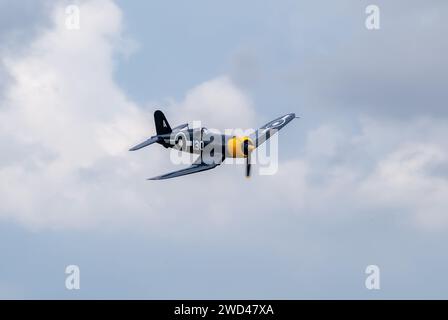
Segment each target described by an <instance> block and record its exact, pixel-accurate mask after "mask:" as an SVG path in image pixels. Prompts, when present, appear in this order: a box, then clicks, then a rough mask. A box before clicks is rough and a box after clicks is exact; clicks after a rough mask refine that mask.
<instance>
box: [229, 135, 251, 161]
mask: <svg viewBox="0 0 448 320" xmlns="http://www.w3.org/2000/svg"><path fill="white" fill-rule="evenodd" d="M245 141H247V143H248V152H249V153H250V152H252V151H253V150H254V149H255V147H254V143H253V142H252V140H251V139H250V138H249V137H233V138H231V139H229V140H228V142H227V151H228V153H229V155H230V157H232V158H246V157H247V153H245V152H244V143H245Z"/></svg>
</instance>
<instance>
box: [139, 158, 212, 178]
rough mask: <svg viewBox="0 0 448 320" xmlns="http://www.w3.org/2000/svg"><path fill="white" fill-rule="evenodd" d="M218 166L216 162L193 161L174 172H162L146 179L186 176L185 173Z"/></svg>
mask: <svg viewBox="0 0 448 320" xmlns="http://www.w3.org/2000/svg"><path fill="white" fill-rule="evenodd" d="M217 166H218V164H215V163H213V164H206V163H201V162H199V163H198V162H194V163H193V164H192V165H191V166H189V167H188V168H185V169H181V170H177V171H174V172H170V173H167V174H163V175H161V176H157V177H154V178H150V179H148V180H165V179H171V178H176V177H180V176H186V175H187V174H192V173H198V172H201V171H207V170H210V169H214V168H216V167H217Z"/></svg>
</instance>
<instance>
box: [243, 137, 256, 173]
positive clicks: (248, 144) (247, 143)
mask: <svg viewBox="0 0 448 320" xmlns="http://www.w3.org/2000/svg"><path fill="white" fill-rule="evenodd" d="M254 149H255V147H254V144H253V142H252V141H251V140H249V139H246V140H244V143H243V152H244V155H245V156H246V178H250V169H251V163H250V154H251V152H252V151H253V150H254Z"/></svg>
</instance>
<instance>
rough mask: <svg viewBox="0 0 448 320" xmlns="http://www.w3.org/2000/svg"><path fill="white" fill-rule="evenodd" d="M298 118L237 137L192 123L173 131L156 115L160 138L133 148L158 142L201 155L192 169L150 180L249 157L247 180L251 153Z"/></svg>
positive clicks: (291, 116) (282, 119)
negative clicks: (228, 160) (228, 159)
mask: <svg viewBox="0 0 448 320" xmlns="http://www.w3.org/2000/svg"><path fill="white" fill-rule="evenodd" d="M295 118H298V117H296V115H295V113H288V114H285V115H283V116H281V117H278V118H276V119H274V120H272V121H270V122H268V123H266V124H265V125H264V126H262V127H261V128H260V129H258V130H256V131H255V132H254V133H252V134H250V135H248V136H234V135H225V134H220V133H217V132H216V131H213V130H208V129H207V128H205V127H199V128H189V126H188V123H185V124H182V125H179V126H177V127H175V128H171V126H170V124H169V123H168V120H167V119H166V117H165V115H164V114H163V112H162V111H160V110H156V111H155V112H154V122H155V126H156V133H157V134H156V135H155V136H152V137H150V138H149V139H147V140H146V141H144V142H142V143H140V144H138V145H136V146H135V147H132V148H131V149H129V151H136V150H140V149H142V148H144V147H147V146H149V145H151V144H154V143H158V144H160V145H162V146H164V147H165V148H173V149H176V150H178V151H183V152H189V153H192V154H197V155H199V157H198V158H197V160H195V161H194V162H193V163H192V164H191V166H190V167H188V168H185V169H181V170H178V171H174V172H170V173H167V174H163V175H160V176H157V177H154V178H150V179H148V180H165V179H171V178H175V177H180V176H184V175H188V174H193V173H198V172H202V171H206V170H211V169H214V168H216V167H217V166H218V165H220V164H221V163H222V162H223V161H224V160H225V159H226V158H245V160H246V161H245V163H246V171H245V172H246V177H247V178H249V177H250V173H251V161H250V154H251V153H252V152H253V151H254V150H255V149H256V148H258V147H259V146H260V145H262V144H263V143H264V142H266V141H267V140H268V139H269V138H270V137H272V135H273V134H275V133H276V132H277V131H278V130H280V129H282V128H283V127H284V126H286V125H287V124H288V123H289V122H291V121H292V120H293V119H295Z"/></svg>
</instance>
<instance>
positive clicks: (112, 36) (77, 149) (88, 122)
mask: <svg viewBox="0 0 448 320" xmlns="http://www.w3.org/2000/svg"><path fill="white" fill-rule="evenodd" d="M80 10H81V29H80V30H79V31H73V30H68V29H66V27H65V10H64V7H62V6H55V8H54V10H53V13H52V17H53V25H52V27H51V28H50V29H48V30H45V31H44V32H42V34H40V35H39V36H38V37H37V38H36V39H35V40H34V41H33V42H32V43H31V44H30V45H29V47H28V49H27V50H25V53H24V54H23V55H20V56H15V55H9V56H4V57H2V61H3V63H4V66H5V68H6V70H7V71H8V73H9V74H10V76H11V79H12V81H11V82H10V83H9V84H8V87H7V89H6V92H5V97H6V98H5V99H4V101H3V103H2V105H3V106H4V107H3V109H2V110H1V111H0V127H1V129H0V130H1V136H2V142H3V143H4V144H5V147H6V144H10V143H13V144H14V147H13V148H9V149H7V150H11V151H12V155H10V159H9V160H8V161H6V162H5V163H4V164H3V165H2V166H1V167H0V194H1V197H2V203H1V210H0V212H1V215H2V216H3V217H4V218H7V217H9V218H11V219H14V220H18V221H20V222H22V223H23V224H25V225H27V226H30V227H33V228H36V227H37V228H38V227H55V228H61V227H62V228H78V227H79V228H85V227H89V226H92V227H95V226H98V225H113V226H118V225H120V224H122V223H131V224H132V223H135V224H141V223H142V220H143V225H147V224H152V223H153V222H154V221H156V220H158V219H170V214H167V213H166V212H165V211H166V210H165V209H164V208H165V205H166V203H167V202H170V201H171V200H172V196H173V194H178V193H180V192H185V190H182V186H181V187H176V186H172V185H171V187H170V188H166V187H163V186H162V187H161V186H160V185H156V184H154V183H149V182H146V181H145V178H147V177H148V176H150V174H151V172H152V174H154V175H156V174H160V173H163V172H164V171H168V170H175V169H178V168H173V167H172V166H170V164H169V163H168V160H169V157H168V155H167V154H166V152H165V153H164V152H163V151H161V149H162V148H160V149H159V150H157V152H155V151H154V152H153V153H151V158H149V157H148V153H149V152H151V151H149V150H145V151H143V152H140V153H129V152H128V151H127V150H128V148H129V147H130V146H132V145H133V144H135V143H137V142H140V140H142V139H143V138H146V137H148V136H149V135H150V134H151V126H152V124H151V123H152V115H150V114H147V113H146V112H144V111H142V109H140V108H139V107H138V106H137V105H135V104H134V103H133V102H132V101H130V100H129V99H128V98H127V97H126V95H125V93H124V92H123V91H122V90H121V89H120V88H119V87H118V86H117V85H116V83H115V82H114V79H113V72H114V62H113V55H114V54H115V53H116V52H117V51H120V49H121V47H120V46H121V43H122V42H121V41H122V40H123V39H122V35H121V32H122V15H121V12H120V9H119V8H118V7H117V6H116V5H115V4H114V3H113V2H112V1H107V0H92V1H84V2H82V4H81V7H80ZM167 114H168V116H169V115H170V114H173V115H182V116H186V115H188V117H189V118H187V119H182V120H183V121H186V120H187V121H188V120H193V119H201V120H202V121H203V122H204V124H208V123H209V124H210V125H214V126H229V125H232V124H234V123H235V122H239V123H240V124H245V123H246V124H249V123H250V122H252V121H253V119H254V110H253V107H252V105H251V102H250V100H249V99H248V98H247V97H246V96H245V95H244V94H243V93H242V92H241V91H240V90H239V89H237V88H236V87H235V86H234V85H233V83H232V82H231V81H230V80H229V79H228V77H225V76H223V77H218V78H216V79H212V80H210V81H208V82H205V83H203V84H201V85H199V86H197V87H196V88H193V89H192V90H190V91H189V92H188V93H187V95H186V98H185V100H184V101H181V102H173V104H172V105H171V106H170V107H169V109H168V110H167ZM191 117H193V118H191ZM174 120H176V117H174ZM235 120H236V121H235ZM238 120H240V121H238ZM173 124H175V123H173ZM153 148H157V146H155V147H153ZM199 181H200V179H199ZM188 183H189V184H190V183H191V181H189V182H188ZM200 183H201V182H195V183H193V184H191V185H190V188H189V189H188V190H186V191H187V192H186V193H187V194H188V196H189V197H191V198H192V197H194V194H195V193H196V194H197V192H196V191H195V190H200ZM165 185H166V184H165ZM210 199H214V200H216V201H219V198H218V196H217V197H210ZM210 201H212V200H210ZM211 205H212V206H213V207H214V205H213V204H211ZM173 207H174V210H173V213H172V214H173V216H175V215H176V210H179V211H180V210H182V209H183V206H182V203H181V202H179V203H175V202H174V206H173ZM218 207H219V206H218ZM190 209H191V208H190ZM193 209H194V208H193ZM193 209H191V210H193ZM162 215H163V217H161V216H162Z"/></svg>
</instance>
